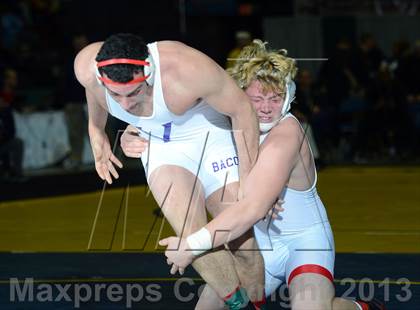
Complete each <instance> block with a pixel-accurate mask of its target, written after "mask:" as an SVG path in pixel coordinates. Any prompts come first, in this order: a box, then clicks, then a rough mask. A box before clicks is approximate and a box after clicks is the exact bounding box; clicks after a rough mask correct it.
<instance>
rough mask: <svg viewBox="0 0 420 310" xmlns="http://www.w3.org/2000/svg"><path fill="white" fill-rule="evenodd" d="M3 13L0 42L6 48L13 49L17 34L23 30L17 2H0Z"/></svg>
mask: <svg viewBox="0 0 420 310" xmlns="http://www.w3.org/2000/svg"><path fill="white" fill-rule="evenodd" d="M2 6H5V7H4V8H2V10H4V13H2V14H1V18H0V21H1V29H0V30H1V31H0V33H1V41H2V42H1V43H2V45H3V47H4V48H6V49H7V50H10V51H12V50H14V49H15V47H16V44H17V41H18V38H19V34H20V33H21V31H22V30H23V27H24V22H23V20H22V18H21V16H20V14H19V7H18V4H17V3H14V2H5V3H2Z"/></svg>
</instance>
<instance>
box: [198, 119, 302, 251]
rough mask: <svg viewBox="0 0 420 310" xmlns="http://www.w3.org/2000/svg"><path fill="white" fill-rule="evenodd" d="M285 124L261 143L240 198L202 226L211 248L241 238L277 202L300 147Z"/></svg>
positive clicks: (294, 129) (293, 125) (293, 127)
mask: <svg viewBox="0 0 420 310" xmlns="http://www.w3.org/2000/svg"><path fill="white" fill-rule="evenodd" d="M287 121H288V124H280V125H278V126H277V127H275V128H273V129H272V132H271V133H270V134H269V135H268V137H267V138H266V140H265V141H264V143H263V145H262V147H261V149H260V154H259V156H258V160H257V163H256V164H255V165H254V167H253V168H252V170H251V171H250V173H249V175H248V177H247V178H246V180H245V183H244V192H243V195H244V197H243V198H242V199H241V200H240V201H238V202H236V203H234V204H233V205H232V206H230V207H229V208H226V209H225V210H224V211H223V212H222V213H221V214H219V215H218V216H217V217H216V218H214V219H213V220H212V221H210V222H209V223H208V224H207V225H206V226H205V228H206V229H207V230H208V231H209V233H210V235H211V236H212V246H213V247H217V246H220V245H222V244H224V243H227V242H229V241H232V240H234V239H236V238H238V237H239V236H241V235H242V234H243V233H245V232H246V231H247V230H248V229H250V228H251V227H252V225H254V224H255V223H256V222H258V221H259V220H260V219H261V218H263V217H264V216H265V215H266V214H267V212H268V211H269V210H270V208H272V206H273V203H274V202H275V201H276V200H277V199H278V195H279V193H280V192H281V191H282V189H283V188H284V186H285V185H286V183H287V181H288V180H289V177H290V173H291V171H292V169H293V167H294V166H295V164H296V162H297V159H298V155H299V147H300V143H299V141H300V139H299V138H298V137H299V135H298V134H297V132H298V131H299V128H298V126H299V125H298V124H297V123H296V122H294V121H292V122H290V121H289V120H287ZM285 123H286V122H285ZM221 232H228V233H221Z"/></svg>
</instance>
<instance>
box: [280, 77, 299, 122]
mask: <svg viewBox="0 0 420 310" xmlns="http://www.w3.org/2000/svg"><path fill="white" fill-rule="evenodd" d="M295 93H296V84H295V82H293V81H292V80H291V79H290V78H289V79H288V81H287V82H286V98H284V103H283V108H282V110H281V114H282V115H283V116H284V115H286V113H287V112H289V110H290V105H291V103H292V102H293V100H295Z"/></svg>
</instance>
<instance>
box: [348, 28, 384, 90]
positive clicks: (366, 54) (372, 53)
mask: <svg viewBox="0 0 420 310" xmlns="http://www.w3.org/2000/svg"><path fill="white" fill-rule="evenodd" d="M383 59H384V56H383V53H382V51H381V50H380V49H379V47H378V46H377V43H376V40H375V38H374V37H373V35H372V34H370V33H365V34H362V35H361V37H360V41H359V44H358V46H357V47H356V49H355V51H354V53H353V55H352V59H351V68H350V69H351V71H352V73H353V76H354V78H355V80H356V83H357V84H356V85H355V86H356V88H363V89H364V90H365V91H368V89H369V88H370V87H371V86H372V82H373V79H375V78H376V74H377V72H378V70H379V66H380V65H381V63H382V60H383Z"/></svg>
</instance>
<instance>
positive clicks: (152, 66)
mask: <svg viewBox="0 0 420 310" xmlns="http://www.w3.org/2000/svg"><path fill="white" fill-rule="evenodd" d="M146 61H147V62H148V63H149V65H148V66H144V67H143V68H144V75H145V76H146V75H149V74H150V76H149V77H148V78H147V79H146V82H147V84H149V85H150V86H152V85H153V82H154V79H155V64H154V62H153V57H152V56H151V55H149V56H148V57H147V58H146Z"/></svg>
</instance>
